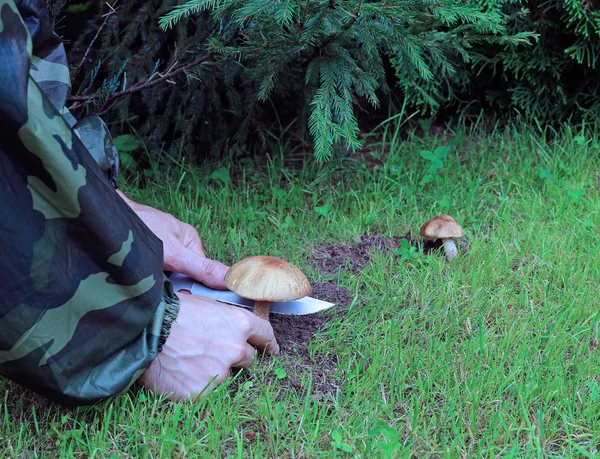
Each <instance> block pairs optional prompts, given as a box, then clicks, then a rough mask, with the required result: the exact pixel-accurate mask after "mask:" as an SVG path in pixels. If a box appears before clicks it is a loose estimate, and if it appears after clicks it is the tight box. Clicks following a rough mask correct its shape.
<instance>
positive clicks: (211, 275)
mask: <svg viewBox="0 0 600 459" xmlns="http://www.w3.org/2000/svg"><path fill="white" fill-rule="evenodd" d="M228 269H229V268H228V267H227V266H225V265H224V264H223V263H221V262H219V261H215V260H211V259H210V258H206V257H202V256H200V255H196V254H195V253H194V252H191V251H189V252H188V253H186V254H185V256H184V258H183V263H182V266H181V272H182V273H183V274H186V275H187V276H190V277H192V278H194V279H196V280H197V281H200V282H202V283H203V284H204V285H206V286H208V287H211V288H216V289H221V290H226V289H227V287H226V286H225V280H224V279H225V274H227V270H228Z"/></svg>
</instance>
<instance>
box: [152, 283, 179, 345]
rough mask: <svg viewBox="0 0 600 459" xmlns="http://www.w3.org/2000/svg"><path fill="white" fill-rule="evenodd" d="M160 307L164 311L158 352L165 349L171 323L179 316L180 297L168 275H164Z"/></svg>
mask: <svg viewBox="0 0 600 459" xmlns="http://www.w3.org/2000/svg"><path fill="white" fill-rule="evenodd" d="M160 309H162V310H163V311H164V313H163V322H162V327H161V329H160V336H159V338H158V349H157V351H156V352H157V353H159V352H161V351H162V350H163V347H164V345H165V343H166V341H167V338H168V337H169V334H170V333H171V325H172V324H173V322H174V321H175V319H176V318H177V314H179V297H178V296H177V295H175V291H174V290H173V284H172V283H171V281H170V280H169V278H168V277H167V276H166V275H165V277H164V289H163V299H162V302H161V304H160V305H159V310H160Z"/></svg>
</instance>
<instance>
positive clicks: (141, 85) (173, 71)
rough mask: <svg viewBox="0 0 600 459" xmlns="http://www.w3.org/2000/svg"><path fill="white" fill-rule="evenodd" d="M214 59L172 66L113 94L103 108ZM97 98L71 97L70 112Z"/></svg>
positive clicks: (94, 96)
mask: <svg viewBox="0 0 600 459" xmlns="http://www.w3.org/2000/svg"><path fill="white" fill-rule="evenodd" d="M212 57H213V54H212V53H208V54H205V55H204V56H202V57H199V58H197V59H194V60H193V61H192V62H189V63H187V64H183V65H180V66H177V67H175V66H172V67H171V68H170V69H169V70H168V71H167V72H166V73H164V74H162V75H161V76H160V77H159V78H156V79H153V80H142V81H139V82H137V83H136V84H134V85H133V86H130V87H129V88H127V89H122V90H121V91H117V92H112V93H110V94H109V96H108V98H107V100H105V101H104V104H103V107H104V106H106V102H108V101H113V100H114V99H118V98H121V97H124V96H128V95H130V94H133V93H136V92H139V91H143V90H144V89H148V88H151V87H153V86H156V85H157V84H160V83H162V82H164V81H166V80H168V79H170V78H173V77H174V76H175V75H178V74H180V73H182V72H185V71H186V70H189V69H191V68H193V67H196V66H197V65H200V64H202V63H204V62H206V61H208V60H210V59H212ZM96 97H98V93H96V94H93V95H91V96H69V97H68V99H69V100H71V101H74V102H76V103H75V104H73V105H71V106H69V110H75V109H77V108H81V107H84V106H86V105H88V104H89V103H91V102H92V101H93V100H94V99H96ZM101 110H102V109H101Z"/></svg>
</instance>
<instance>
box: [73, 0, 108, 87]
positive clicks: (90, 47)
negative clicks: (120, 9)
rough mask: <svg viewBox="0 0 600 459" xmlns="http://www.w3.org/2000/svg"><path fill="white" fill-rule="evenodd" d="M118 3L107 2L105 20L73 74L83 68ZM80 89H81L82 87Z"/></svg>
mask: <svg viewBox="0 0 600 459" xmlns="http://www.w3.org/2000/svg"><path fill="white" fill-rule="evenodd" d="M117 3H119V0H115V1H114V3H113V4H112V5H109V4H108V3H107V5H108V8H109V12H108V13H106V14H104V15H103V17H104V21H102V24H101V25H100V27H99V28H98V30H97V31H96V35H94V38H92V41H90V44H89V45H88V47H87V49H86V50H85V53H83V57H82V58H81V60H80V61H79V64H78V65H77V67H76V68H75V71H74V72H73V75H77V73H78V72H79V69H80V68H81V66H82V65H83V63H84V62H85V59H86V58H87V57H88V54H89V53H90V50H91V49H92V47H93V46H94V43H96V40H97V39H98V37H99V36H100V32H102V29H104V26H105V25H106V23H107V22H108V20H109V19H110V17H111V16H112V15H113V14H115V13H116V12H117ZM79 89H81V87H80V88H79Z"/></svg>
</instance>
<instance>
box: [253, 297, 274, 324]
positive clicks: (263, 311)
mask: <svg viewBox="0 0 600 459" xmlns="http://www.w3.org/2000/svg"><path fill="white" fill-rule="evenodd" d="M270 304H271V303H270V302H269V301H255V302H254V309H253V310H252V311H253V312H254V314H255V315H257V316H258V317H260V318H261V319H265V320H269V306H270Z"/></svg>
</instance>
